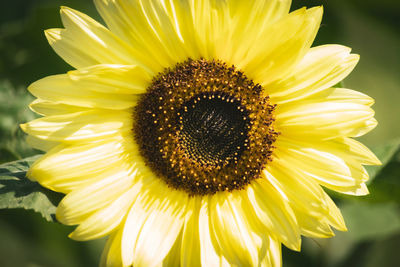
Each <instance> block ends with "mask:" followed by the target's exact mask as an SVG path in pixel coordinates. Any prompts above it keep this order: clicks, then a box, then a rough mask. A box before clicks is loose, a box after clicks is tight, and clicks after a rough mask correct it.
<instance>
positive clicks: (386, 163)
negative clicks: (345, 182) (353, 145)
mask: <svg viewBox="0 0 400 267" xmlns="http://www.w3.org/2000/svg"><path fill="white" fill-rule="evenodd" d="M373 151H374V152H375V154H376V155H377V156H378V158H379V159H380V160H381V161H382V165H381V166H368V168H367V171H368V173H369V175H370V177H371V182H370V184H369V186H368V188H369V191H370V194H369V195H368V196H365V197H363V199H365V200H368V201H372V202H391V201H395V202H397V203H398V204H400V140H394V141H392V142H390V143H388V144H386V145H383V146H381V147H378V148H377V149H374V150H373Z"/></svg>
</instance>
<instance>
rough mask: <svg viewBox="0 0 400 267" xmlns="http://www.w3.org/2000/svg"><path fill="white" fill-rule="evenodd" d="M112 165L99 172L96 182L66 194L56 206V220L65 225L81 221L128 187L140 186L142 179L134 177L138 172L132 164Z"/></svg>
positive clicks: (106, 204)
mask: <svg viewBox="0 0 400 267" xmlns="http://www.w3.org/2000/svg"><path fill="white" fill-rule="evenodd" d="M113 167H114V168H112V169H109V170H107V171H105V172H103V173H102V174H99V175H98V180H97V181H96V182H93V183H91V184H89V185H88V186H85V187H82V188H79V189H77V190H74V191H72V192H71V193H69V194H67V195H66V196H65V197H64V198H63V200H62V201H61V202H60V204H59V205H58V207H57V212H56V217H57V220H59V221H60V222H62V223H63V224H67V225H74V224H79V223H82V222H83V221H84V220H86V219H87V218H88V217H89V216H90V215H91V214H93V213H94V212H96V211H97V210H100V209H103V208H105V207H106V206H108V205H110V204H111V203H112V202H114V201H115V200H116V199H117V198H118V197H119V196H120V195H121V194H124V193H125V192H126V191H128V190H129V189H130V188H132V187H139V188H140V187H141V186H142V183H143V181H142V179H135V178H136V176H137V174H138V172H137V170H136V169H135V166H134V165H133V167H132V166H130V167H128V166H124V165H120V166H113Z"/></svg>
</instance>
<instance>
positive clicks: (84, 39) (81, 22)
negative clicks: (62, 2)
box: [45, 7, 144, 68]
mask: <svg viewBox="0 0 400 267" xmlns="http://www.w3.org/2000/svg"><path fill="white" fill-rule="evenodd" d="M61 19H62V21H63V24H64V26H65V28H66V29H65V30H64V29H50V30H47V31H45V33H46V37H47V39H48V41H49V43H50V45H51V46H52V48H53V49H54V50H55V51H56V53H57V54H59V55H60V56H61V57H62V58H63V59H64V60H65V61H66V62H67V63H69V64H70V65H71V66H73V67H75V68H82V67H87V66H90V65H97V64H103V63H108V64H127V65H130V64H134V65H140V66H144V65H143V64H142V63H141V61H140V60H138V59H140V58H141V56H140V54H139V53H138V52H137V51H135V50H134V49H132V48H131V47H129V46H128V45H127V44H126V43H124V42H123V41H121V40H120V39H119V38H118V37H116V36H115V35H114V34H112V33H111V32H110V31H109V30H107V29H106V28H105V27H104V26H102V25H101V24H99V23H98V22H96V21H95V20H93V19H91V18H90V17H88V16H87V15H85V14H83V13H81V12H78V11H76V10H73V9H70V8H67V7H62V8H61ZM82 44H85V46H82ZM86 47H90V49H89V50H88V49H86Z"/></svg>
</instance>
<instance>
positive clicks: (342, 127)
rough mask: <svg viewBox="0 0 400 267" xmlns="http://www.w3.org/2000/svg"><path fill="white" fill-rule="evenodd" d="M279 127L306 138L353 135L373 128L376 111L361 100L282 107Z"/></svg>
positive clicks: (278, 117)
mask: <svg viewBox="0 0 400 267" xmlns="http://www.w3.org/2000/svg"><path fill="white" fill-rule="evenodd" d="M276 114H277V115H276V126H277V129H278V130H279V131H280V132H281V133H282V136H286V137H292V138H303V139H309V140H312V139H315V138H319V139H332V138H336V137H352V136H358V135H360V133H364V132H365V131H366V130H371V129H370V126H367V125H368V121H369V120H371V119H373V117H374V114H375V113H374V111H373V110H372V109H371V108H370V107H368V106H366V105H361V104H357V103H349V102H345V101H343V102H339V101H338V102H335V101H321V102H316V103H305V104H297V105H285V106H278V108H277V110H276Z"/></svg>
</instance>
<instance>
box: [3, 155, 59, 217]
mask: <svg viewBox="0 0 400 267" xmlns="http://www.w3.org/2000/svg"><path fill="white" fill-rule="evenodd" d="M39 157H40V156H34V157H30V158H26V159H23V160H18V161H13V162H9V163H6V164H2V165H0V209H15V208H24V209H27V210H34V211H36V212H38V213H40V214H41V215H42V216H43V217H44V218H45V219H46V220H48V221H55V216H54V214H55V211H56V207H57V205H58V203H59V202H60V200H61V198H62V197H63V195H62V194H60V193H56V192H53V191H51V190H48V189H46V188H44V187H42V186H40V185H39V184H38V183H36V182H33V181H31V180H29V179H28V178H27V177H26V172H27V171H28V169H29V167H30V166H31V165H32V164H33V162H34V161H35V160H36V159H38V158H39Z"/></svg>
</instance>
